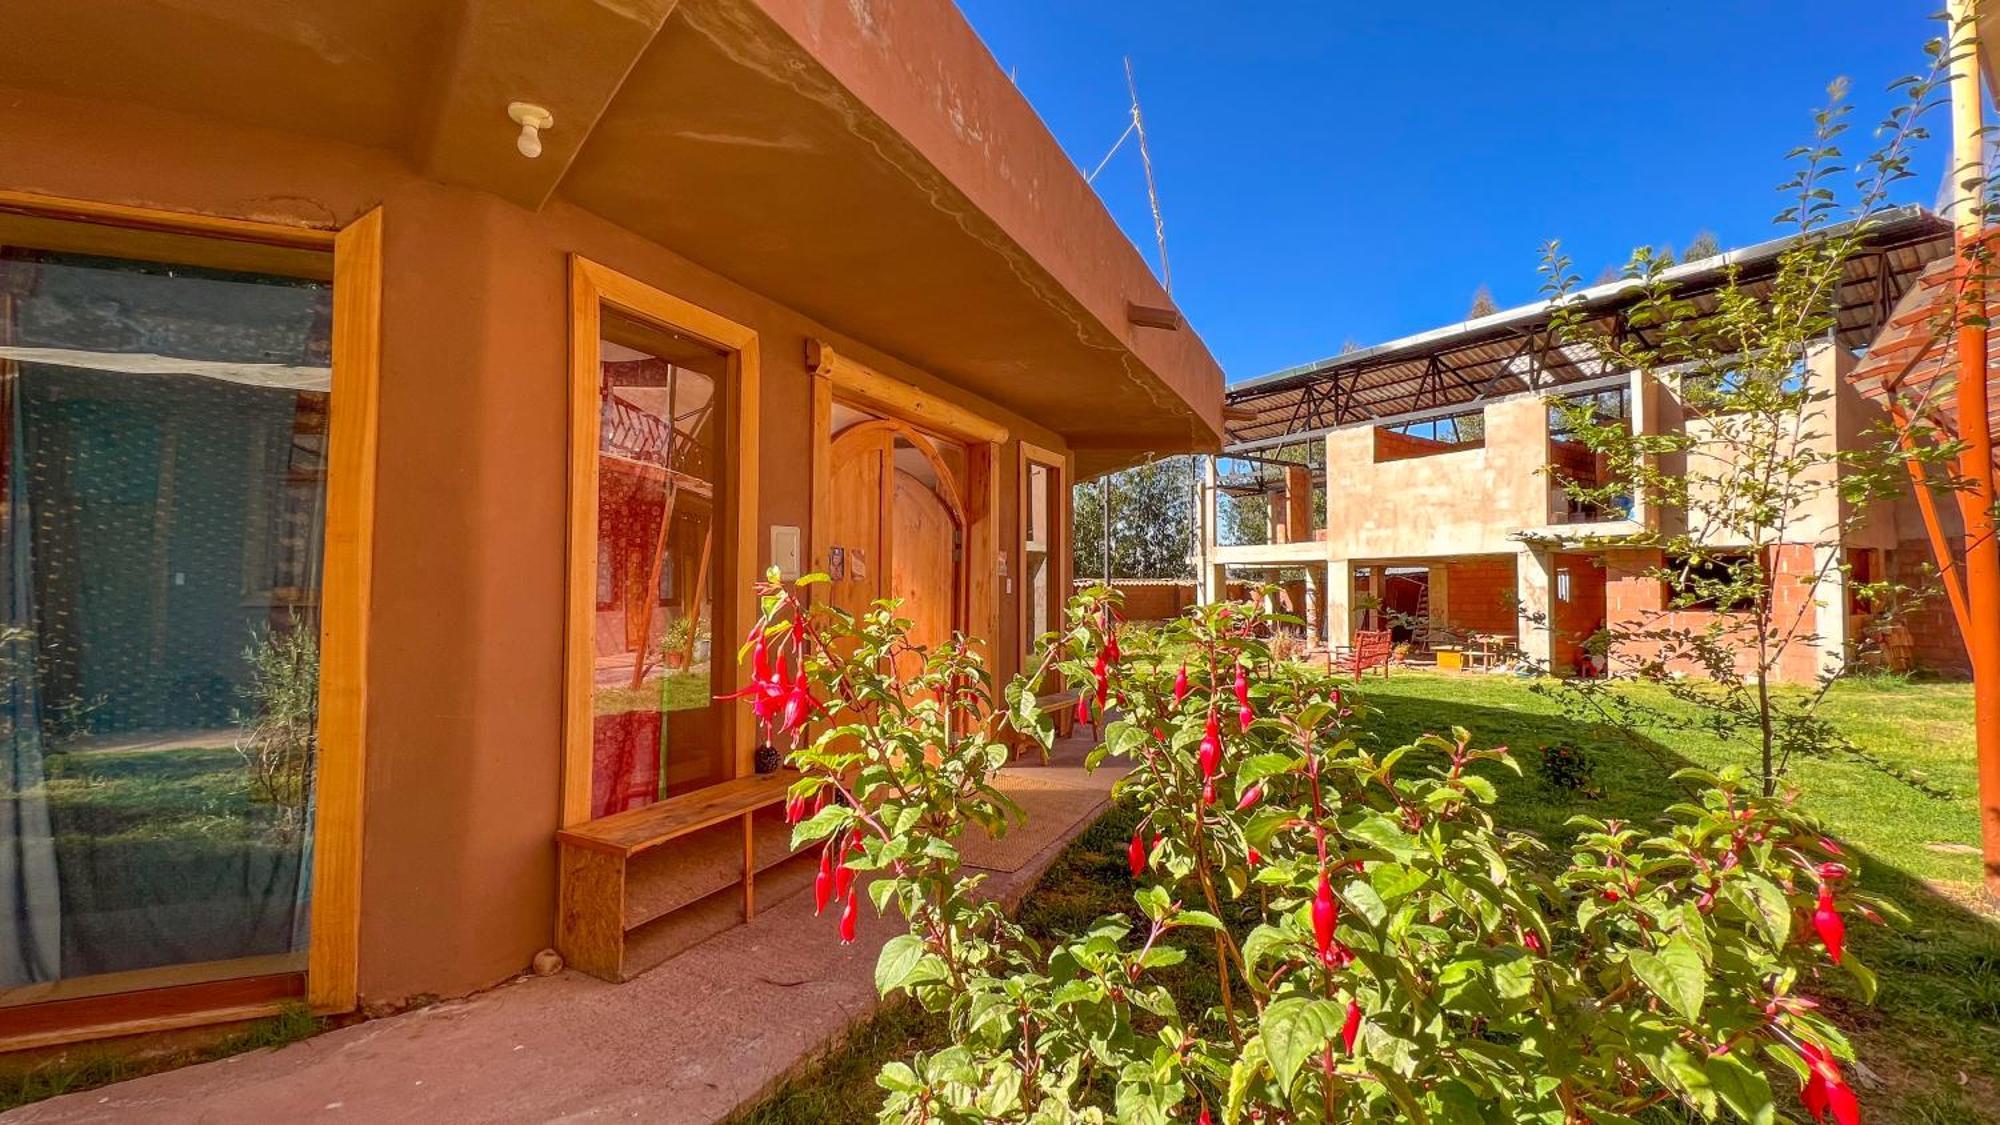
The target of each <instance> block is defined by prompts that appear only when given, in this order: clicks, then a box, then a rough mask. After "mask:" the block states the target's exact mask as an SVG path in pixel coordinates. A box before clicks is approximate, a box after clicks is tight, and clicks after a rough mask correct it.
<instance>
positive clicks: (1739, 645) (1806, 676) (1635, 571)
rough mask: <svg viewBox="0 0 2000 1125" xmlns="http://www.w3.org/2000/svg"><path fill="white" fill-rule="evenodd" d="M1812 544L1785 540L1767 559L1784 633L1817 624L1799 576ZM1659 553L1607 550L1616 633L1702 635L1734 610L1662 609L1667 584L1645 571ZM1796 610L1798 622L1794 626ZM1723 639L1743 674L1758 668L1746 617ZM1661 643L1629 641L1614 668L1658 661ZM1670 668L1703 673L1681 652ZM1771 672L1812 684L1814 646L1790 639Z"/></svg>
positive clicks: (1609, 612)
mask: <svg viewBox="0 0 2000 1125" xmlns="http://www.w3.org/2000/svg"><path fill="white" fill-rule="evenodd" d="M1812 554H1813V553H1812V548H1811V547H1809V546H1806V545H1804V544H1795V543H1788V544H1784V545H1782V546H1780V547H1778V548H1777V549H1776V550H1775V552H1774V554H1773V559H1772V563H1771V581H1772V584H1773V585H1772V609H1773V616H1774V619H1775V620H1777V621H1779V622H1782V623H1784V631H1785V632H1787V633H1789V634H1791V635H1794V636H1807V635H1810V634H1812V633H1813V632H1814V630H1815V629H1816V628H1817V626H1816V625H1815V621H1816V619H1817V616H1818V615H1817V612H1816V607H1814V606H1813V605H1812V604H1811V602H1812V586H1811V585H1809V584H1807V583H1806V582H1803V581H1801V578H1804V577H1806V576H1809V575H1811V574H1812V573H1813V560H1812ZM1662 561H1663V560H1662V556H1661V554H1660V552H1658V551H1654V550H1636V551H1611V552H1607V553H1606V555H1605V557H1604V574H1605V592H1604V604H1605V614H1604V616H1605V622H1606V624H1607V625H1609V626H1610V628H1611V629H1612V630H1613V631H1614V632H1616V631H1618V630H1620V629H1628V630H1630V629H1639V630H1646V631H1654V632H1658V631H1685V632H1686V633H1688V634H1693V635H1697V636H1699V635H1701V634H1703V633H1704V631H1705V630H1707V629H1709V628H1711V627H1713V626H1714V625H1715V623H1716V622H1717V621H1723V622H1725V623H1727V622H1728V621H1729V620H1731V619H1732V618H1734V617H1735V615H1733V614H1725V613H1719V612H1717V611H1715V610H1702V609H1676V610H1672V611H1667V610H1666V604H1667V586H1666V583H1664V582H1661V581H1659V580H1658V579H1656V578H1652V577H1650V576H1649V575H1648V574H1647V571H1648V570H1649V569H1650V568H1654V567H1658V566H1660V565H1661V563H1662ZM1794 614H1796V615H1797V617H1796V624H1793V622H1794V617H1793V615H1794ZM1723 639H1724V641H1725V643H1728V644H1730V645H1731V646H1732V647H1733V648H1734V649H1735V650H1736V651H1737V653H1738V658H1737V662H1736V668H1737V671H1739V672H1745V673H1747V672H1748V671H1750V670H1751V669H1753V668H1755V667H1756V644H1757V635H1756V630H1755V629H1754V628H1753V627H1752V626H1751V625H1750V624H1749V623H1748V622H1747V621H1746V622H1743V623H1741V624H1739V625H1737V626H1736V627H1735V628H1734V629H1732V630H1729V631H1728V632H1726V633H1724V634H1723ZM1664 643H1665V642H1663V641H1658V640H1647V641H1627V642H1626V643H1625V644H1622V645H1620V646H1618V648H1617V649H1616V650H1615V651H1613V652H1612V654H1611V666H1612V670H1613V671H1614V672H1631V671H1633V670H1635V668H1637V667H1638V666H1639V665H1641V664H1644V663H1647V662H1650V661H1653V660H1656V659H1659V657H1660V655H1661V648H1662V647H1663V644H1664ZM1667 670H1668V671H1669V672H1679V673H1683V674H1686V675H1690V676H1701V675H1704V674H1705V673H1704V672H1703V670H1702V668H1701V667H1700V666H1699V664H1698V663H1697V662H1695V661H1693V660H1690V659H1688V658H1686V657H1685V656H1682V655H1674V656H1672V657H1671V658H1669V659H1668V660H1667ZM1775 674H1776V676H1777V678H1778V679H1779V680H1784V681H1790V682H1793V683H1811V682H1812V681H1813V680H1814V679H1816V678H1817V677H1818V675H1819V651H1818V646H1817V645H1814V644H1806V643H1796V642H1795V643H1792V644H1789V645H1787V646H1786V647H1785V650H1784V652H1782V653H1780V654H1779V657H1778V665H1777V668H1776V670H1775Z"/></svg>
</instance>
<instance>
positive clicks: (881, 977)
mask: <svg viewBox="0 0 2000 1125" xmlns="http://www.w3.org/2000/svg"><path fill="white" fill-rule="evenodd" d="M925 952H926V951H925V949H924V943H923V940H922V939H920V938H918V937H917V936H916V935H915V934H897V935H896V936H895V937H892V938H890V939H889V943H888V944H887V945H884V946H883V947H882V954H881V956H879V957H877V958H875V991H876V992H878V993H880V994H881V995H883V996H887V995H889V993H890V992H891V991H893V990H895V989H897V988H900V987H901V986H902V984H903V982H904V981H906V980H909V979H910V974H911V973H914V972H916V969H917V963H918V962H920V961H922V960H923V959H924V953H925Z"/></svg>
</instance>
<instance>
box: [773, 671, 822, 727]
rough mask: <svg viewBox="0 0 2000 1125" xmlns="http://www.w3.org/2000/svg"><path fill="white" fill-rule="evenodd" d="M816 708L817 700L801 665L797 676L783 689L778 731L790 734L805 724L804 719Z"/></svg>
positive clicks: (817, 707)
mask: <svg viewBox="0 0 2000 1125" xmlns="http://www.w3.org/2000/svg"><path fill="white" fill-rule="evenodd" d="M780 663H782V661H781V662H780ZM818 709H819V701H818V700H816V699H814V698H813V695H812V687H811V684H810V681H808V680H807V679H806V670H805V668H804V667H803V666H801V667H800V668H799V674H798V677H797V678H795V679H793V680H792V682H791V685H790V686H789V687H787V688H786V689H785V709H784V712H783V714H782V716H781V717H780V718H779V721H778V730H779V732H780V733H783V734H791V733H792V732H793V731H796V730H798V729H799V728H800V727H803V726H805V723H806V719H807V718H809V717H811V715H812V713H813V712H814V711H817V710H818Z"/></svg>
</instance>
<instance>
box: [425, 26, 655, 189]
mask: <svg viewBox="0 0 2000 1125" xmlns="http://www.w3.org/2000/svg"><path fill="white" fill-rule="evenodd" d="M677 2H678V0H626V2H621V3H616V4H607V3H597V2H594V0H466V2H465V3H464V4H463V6H462V7H461V9H460V15H459V21H458V25H457V27H456V29H455V32H454V38H453V39H452V40H451V43H450V46H449V48H448V49H447V52H446V54H445V57H444V58H442V59H441V60H440V61H439V65H438V67H437V74H438V79H437V81H438V86H437V89H436V92H435V93H434V95H433V97H432V103H431V105H430V107H429V118H428V128H427V129H425V130H424V131H423V132H422V133H421V134H420V138H419V140H418V142H417V151H416V153H415V159H416V164H417V166H418V167H419V168H421V169H423V171H424V174H425V175H427V176H429V177H431V178H433V179H438V180H443V181H445V182H447V183H455V184H463V185H465V186H468V187H474V188H478V189H480V190H482V191H488V192H492V193H493V194H495V195H497V196H499V197H501V198H502V199H505V200H507V201H508V202H510V203H514V204H518V205H520V206H522V207H527V208H529V209H531V210H534V209H539V208H540V207H541V206H542V204H543V203H545V202H547V200H548V198H549V196H550V195H552V194H553V193H554V192H555V190H556V186H557V185H558V184H560V183H561V182H562V178H563V176H564V175H565V174H566V173H568V171H569V168H570V165H571V163H572V162H574V161H575V159H576V156H577V153H579V152H581V151H582V150H583V144H584V141H585V139H587V138H588V137H589V136H590V133H591V130H593V129H594V128H596V126H597V122H598V121H599V119H600V118H602V117H603V115H604V111H605V109H606V108H607V107H609V106H610V104H611V100H612V98H613V97H614V96H615V95H616V94H617V93H618V89H619V87H621V86H623V85H624V84H625V78H626V76H627V75H629V74H630V73H631V72H632V68H633V67H634V66H635V65H636V64H637V63H638V61H639V59H640V58H641V57H642V56H644V55H645V53H646V49H647V48H648V47H649V46H651V45H652V42H653V39H654V37H655V36H656V35H658V34H659V31H660V28H661V27H662V26H664V25H665V24H666V22H667V17H668V16H670V15H672V14H673V11H674V7H675V5H676V3H677ZM515 101H522V102H530V103H533V104H536V105H540V106H542V107H544V108H546V109H548V110H549V112H550V113H551V114H552V115H553V116H554V118H555V123H554V124H553V125H552V126H551V127H549V128H548V129H545V130H543V131H542V133H541V142H542V152H541V155H540V156H538V157H534V158H532V159H531V158H529V157H526V156H523V155H522V154H521V153H520V152H519V151H518V150H517V149H516V148H515V140H516V138H517V137H518V136H519V134H520V127H519V126H517V125H515V124H514V123H513V122H512V121H510V120H509V119H508V117H507V106H508V103H510V102H515Z"/></svg>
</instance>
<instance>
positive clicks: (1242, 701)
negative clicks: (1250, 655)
mask: <svg viewBox="0 0 2000 1125" xmlns="http://www.w3.org/2000/svg"><path fill="white" fill-rule="evenodd" d="M1256 717H1257V713H1256V712H1255V711H1252V710H1251V709H1250V671H1249V669H1247V668H1245V667H1244V666H1243V665H1241V664H1238V665H1237V666H1236V725H1237V728H1238V729H1239V730H1249V729H1250V723H1251V722H1252V721H1253V720H1254V719H1256Z"/></svg>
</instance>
